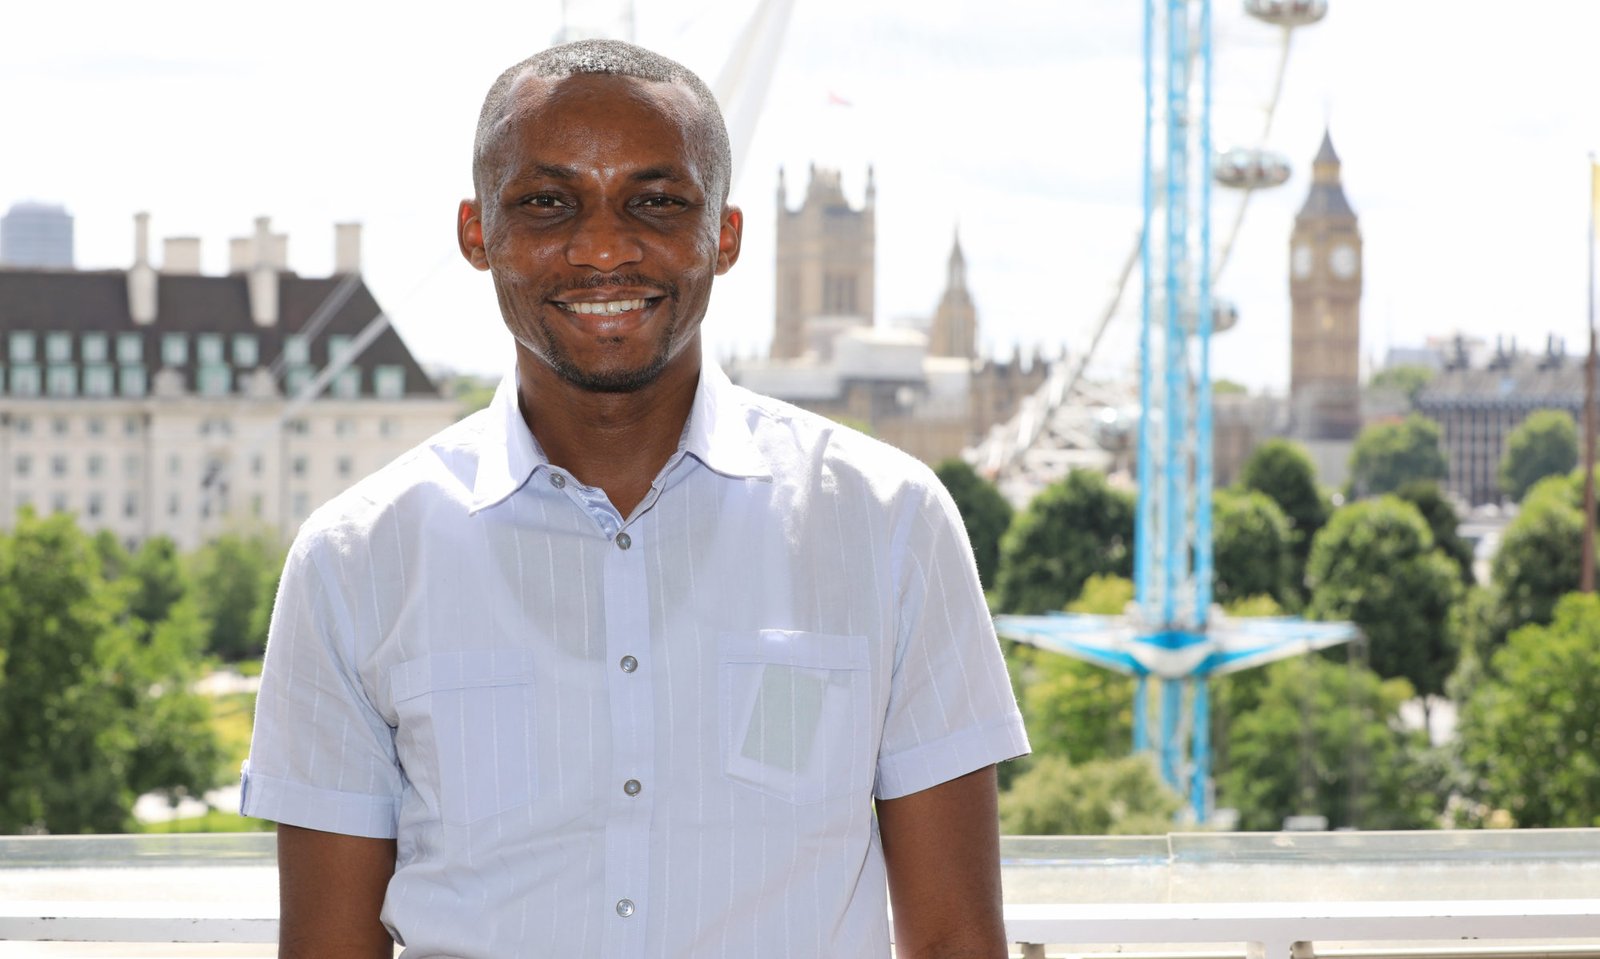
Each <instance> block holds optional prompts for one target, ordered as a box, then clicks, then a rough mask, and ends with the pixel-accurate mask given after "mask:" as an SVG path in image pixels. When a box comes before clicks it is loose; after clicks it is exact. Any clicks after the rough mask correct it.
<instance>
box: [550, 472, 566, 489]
mask: <svg viewBox="0 0 1600 959" xmlns="http://www.w3.org/2000/svg"><path fill="white" fill-rule="evenodd" d="M550 485H551V486H554V487H555V488H556V489H561V488H562V487H564V486H566V485H567V478H566V477H565V476H562V475H561V474H560V473H551V474H550Z"/></svg>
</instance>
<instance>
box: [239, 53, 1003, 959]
mask: <svg viewBox="0 0 1600 959" xmlns="http://www.w3.org/2000/svg"><path fill="white" fill-rule="evenodd" d="M730 166H731V163H730V159H729V150H728V143H727V133H726V131H725V129H724V128H723V124H722V119H721V116H720V113H719V111H718V110H717V107H716V103H715V100H714V99H713V98H712V96H711V94H710V92H709V91H708V90H706V88H705V86H704V84H703V83H701V82H700V81H699V79H698V78H696V77H694V75H693V74H691V73H689V72H688V71H687V70H684V69H683V68H682V67H681V66H679V65H678V64H676V63H673V62H671V61H668V60H665V59H663V58H660V57H657V56H656V55H654V54H651V53H649V52H647V51H644V50H640V49H638V48H636V47H631V46H628V45H626V44H620V43H614V42H606V41H591V42H582V43H578V44H571V45H568V46H565V47H559V48H555V49H553V50H550V51H546V52H545V53H543V54H540V55H538V56H536V57H533V58H531V59H530V60H528V61H525V62H523V63H521V64H518V65H517V66H515V67H513V68H512V69H510V70H508V71H506V73H505V74H504V75H503V76H502V77H501V78H500V80H499V81H497V82H496V83H495V85H494V87H493V88H492V89H491V90H490V93H489V96H488V98H487V100H486V101H485V103H484V107H483V113H482V116H481V118H480V122H479V129H478V135H477V140H476V144H475V148H474V162H473V182H474V187H475V197H474V198H473V199H471V200H467V201H463V202H462V204H461V207H460V211H459V216H458V222H457V233H458V237H459V240H460V244H461V251H462V254H463V255H464V256H465V257H466V259H467V260H468V262H470V263H471V264H472V265H473V266H474V267H476V268H478V269H480V270H485V271H487V272H488V273H489V274H490V277H491V278H492V280H493V282H494V286H495V291H496V293H497V294H498V297H499V302H500V309H501V313H502V314H503V316H504V319H505V322H506V325H507V327H509V329H510V330H511V332H512V334H513V336H514V338H515V340H516V343H517V354H516V367H515V372H514V374H513V375H510V376H508V377H507V378H506V380H505V381H504V382H503V383H502V384H501V387H500V390H499V392H498V393H497V394H496V396H495V399H494V402H493V403H492V404H491V406H490V408H489V409H488V410H486V411H484V412H482V413H479V414H476V415H474V416H472V417H469V418H468V419H466V420H464V421H463V422H462V423H459V424H457V425H456V426H454V427H452V428H450V429H447V430H446V431H444V432H443V433H441V434H439V435H438V436H436V437H434V438H433V439H432V440H430V441H429V442H427V443H426V444H424V445H423V446H421V447H419V448H417V449H416V450H413V451H412V452H411V453H410V454H408V455H406V456H405V457H402V458H401V459H400V460H398V461H396V462H395V463H394V464H391V465H390V466H389V467H386V468H385V469H384V470H382V471H381V472H379V473H378V474H376V475H374V476H372V477H369V478H368V479H366V480H364V481H362V482H361V483H360V484H358V485H357V486H355V487H354V488H352V489H351V490H349V491H348V492H346V493H345V494H343V495H341V496H340V497H338V498H337V499H335V500H334V501H332V502H331V503H329V504H328V505H326V506H325V507H323V508H322V509H320V510H318V511H317V513H316V514H315V515H314V516H312V517H311V518H310V519H309V520H307V521H306V524H305V525H304V527H302V529H301V532H300V535H299V537H298V538H297V540H296V543H295V546H294V548H293V549H292V551H291V555H290V558H289V561H288V564H287V566H286V567H285V570H284V576H283V584H282V587H281V589H280V592H279V596H278V604H277V608H276V611H275V613H274V616H273V625H272V633H271V638H270V641H269V643H268V652H267V662H266V669H265V672H264V675H263V681H262V688H261V694H260V698H259V706H258V709H257V719H256V732H255V741H254V743H253V744H252V748H251V757H250V761H249V763H248V764H247V767H246V771H245V775H244V790H245V792H244V799H243V804H242V805H243V809H244V811H245V812H246V813H247V814H249V815H255V816H261V817H263V818H268V819H274V820H277V821H278V822H279V823H280V824H281V826H280V829H279V833H278V848H279V869H280V876H281V900H282V919H281V930H282V932H281V946H280V955H282V956H294V957H302V956H314V957H321V956H338V957H356V956H374V957H376V956H386V955H388V954H389V952H390V950H391V948H392V944H391V937H392V939H393V941H396V942H400V943H402V944H404V945H405V946H406V955H408V956H420V957H429V956H451V957H464V959H508V957H513V956H560V957H571V956H598V957H606V959H612V957H632V956H640V957H643V956H650V957H656V956H671V957H700V956H740V957H747V956H793V957H800V956H810V957H852V956H861V957H869V956H870V957H881V956H886V955H887V954H888V939H889V928H888V926H889V923H888V919H887V916H886V910H885V898H884V891H885V886H886V885H887V888H888V891H889V893H890V894H891V896H892V900H893V905H894V934H895V937H896V942H897V943H898V950H899V952H898V955H899V956H900V957H902V959H909V957H920V956H939V957H984V959H988V957H995V956H1002V955H1004V948H1005V947H1004V935H1003V930H1002V927H1001V923H1000V889H999V865H998V850H997V837H996V831H997V827H996V814H995V779H994V766H993V764H994V763H995V762H997V761H999V760H1003V759H1007V758H1010V757H1013V756H1016V755H1018V754H1021V753H1023V752H1026V751H1027V743H1026V739H1025V737H1024V735H1023V733H1022V727H1021V721H1020V717H1019V716H1018V714H1017V711H1016V705H1015V702H1014V701H1013V699H1012V696H1011V692H1010V686H1009V684H1008V682H1007V679H1006V673H1005V669H1004V666H1003V664H1002V662H1001V659H1000V656H999V650H998V646H997V644H996V641H995V639H994V633H993V630H992V628H991V625H990V623H989V619H988V616H987V611H986V610H985V608H984V604H983V598H982V595H981V593H980V592H979V589H978V585H977V576H976V572H975V570H974V567H973V561H972V556H971V551H970V548H969V547H968V545H967V542H966V539H965V536H964V534H963V532H962V528H961V524H960V520H959V517H958V516H957V515H956V513H955V510H954V508H953V506H952V505H951V503H950V500H949V497H948V496H947V495H945V493H944V492H943V489H942V487H940V486H939V484H938V482H937V480H936V479H934V478H933V476H932V474H931V473H930V472H929V471H928V470H927V469H926V468H924V467H922V466H921V465H920V464H918V463H916V462H915V461H913V460H910V459H909V458H908V457H905V456H903V455H902V454H899V453H897V452H896V451H893V450H891V449H889V448H888V447H885V446H883V445H881V444H878V443H876V442H874V441H872V440H870V439H867V438H865V437H862V436H860V435H859V434H855V433H852V432H850V431H848V430H844V429H841V428H839V427H836V426H834V425H833V424H831V423H829V422H828V421H826V420H823V419H820V418H818V417H815V416H812V415H810V414H807V413H804V412H802V411H800V410H797V409H794V408H792V407H789V406H785V405H783V404H781V403H778V402H776V401H773V400H768V399H765V398H762V397H758V396H755V395H753V394H750V393H748V392H746V391H743V390H740V389H737V388H735V387H733V386H732V385H731V384H730V383H729V382H728V380H727V378H726V377H725V376H724V375H723V374H722V372H721V371H720V370H718V369H717V368H716V367H715V366H714V365H710V364H705V363H703V362H702V357H701V345H700V321H701V318H702V316H703V315H704V313H705V309H706V304H707V300H708V298H709V296H710V292H711V285H712V280H713V277H715V276H717V275H720V274H722V273H723V272H725V271H726V270H727V269H728V268H730V267H731V266H732V265H733V264H734V263H735V261H737V259H738V256H739V241H740V232H741V229H742V227H743V216H742V214H741V213H740V212H739V210H738V209H736V208H734V207H730V206H728V205H727V202H726V199H727V192H728V184H729V171H730ZM874 800H876V803H875V804H874ZM874 808H875V810H876V818H874Z"/></svg>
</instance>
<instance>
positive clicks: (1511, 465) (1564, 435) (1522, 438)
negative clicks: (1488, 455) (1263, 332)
mask: <svg viewBox="0 0 1600 959" xmlns="http://www.w3.org/2000/svg"><path fill="white" fill-rule="evenodd" d="M1577 465H1578V428H1577V425H1576V424H1574V423H1573V422H1572V415H1571V414H1570V413H1568V412H1567V411H1565V410H1536V411H1534V412H1532V413H1530V414H1528V418H1527V419H1525V420H1523V421H1522V422H1521V423H1520V424H1519V425H1518V426H1517V428H1516V429H1514V430H1512V431H1511V434H1510V435H1509V436H1507V437H1506V449H1505V454H1504V455H1503V456H1501V457H1500V488H1501V489H1502V490H1505V493H1506V495H1507V496H1509V497H1511V499H1513V500H1514V501H1516V502H1519V503H1520V502H1522V498H1523V497H1524V496H1526V495H1527V493H1528V490H1530V489H1532V488H1533V484H1535V483H1537V482H1539V481H1540V480H1542V479H1544V478H1545V477H1546V476H1556V475H1559V474H1563V473H1567V472H1570V471H1571V470H1573V469H1574V468H1576V467H1577Z"/></svg>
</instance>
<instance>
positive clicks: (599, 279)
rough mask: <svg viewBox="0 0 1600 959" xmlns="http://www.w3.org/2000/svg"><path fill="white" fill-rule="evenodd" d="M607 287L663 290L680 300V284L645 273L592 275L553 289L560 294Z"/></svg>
mask: <svg viewBox="0 0 1600 959" xmlns="http://www.w3.org/2000/svg"><path fill="white" fill-rule="evenodd" d="M605 286H643V287H648V288H650V289H653V290H661V291H662V292H664V293H666V294H667V296H669V297H671V298H673V299H677V298H678V284H676V283H674V282H672V281H671V280H668V279H663V278H660V277H654V276H646V275H645V274H643V273H591V274H589V275H588V276H585V277H583V278H582V279H578V280H573V281H571V282H568V283H563V284H561V285H560V286H558V287H552V289H553V290H554V291H555V292H557V293H560V292H565V291H568V290H596V289H599V288H601V287H605Z"/></svg>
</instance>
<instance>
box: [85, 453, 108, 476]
mask: <svg viewBox="0 0 1600 959" xmlns="http://www.w3.org/2000/svg"><path fill="white" fill-rule="evenodd" d="M88 467H89V475H90V476H99V475H100V474H101V473H103V472H104V471H105V468H106V461H105V458H104V457H103V456H101V455H100V454H98V453H94V454H91V455H90V456H89V459H88Z"/></svg>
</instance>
